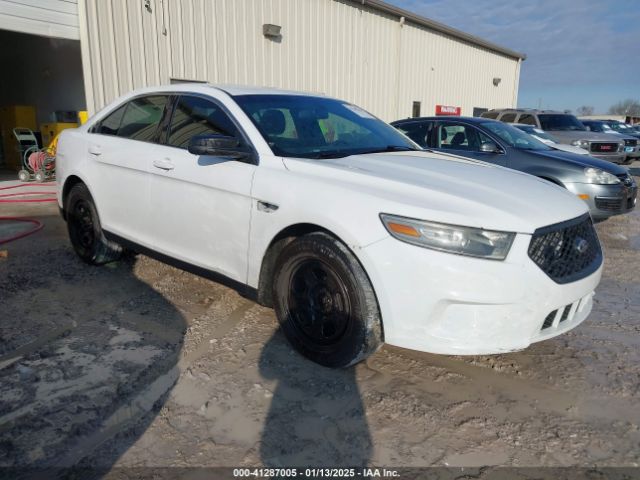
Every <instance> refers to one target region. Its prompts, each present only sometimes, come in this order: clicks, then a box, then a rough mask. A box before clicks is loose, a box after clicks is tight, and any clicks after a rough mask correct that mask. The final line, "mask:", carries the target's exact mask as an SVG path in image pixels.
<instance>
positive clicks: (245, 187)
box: [150, 94, 256, 282]
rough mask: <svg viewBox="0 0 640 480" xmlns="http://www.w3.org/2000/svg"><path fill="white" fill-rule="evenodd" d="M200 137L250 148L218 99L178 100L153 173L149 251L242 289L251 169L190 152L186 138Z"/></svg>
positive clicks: (192, 97)
mask: <svg viewBox="0 0 640 480" xmlns="http://www.w3.org/2000/svg"><path fill="white" fill-rule="evenodd" d="M212 95H213V94H212ZM206 134H218V135H228V136H233V137H238V138H239V139H240V140H241V142H242V143H243V144H247V143H248V140H247V137H246V136H245V135H243V134H242V133H241V132H240V129H239V127H238V126H237V125H236V123H235V122H234V121H233V119H232V117H231V115H230V114H229V113H228V112H227V110H226V108H225V107H224V106H223V104H222V102H221V101H220V100H217V99H216V98H215V97H213V96H211V97H210V96H208V95H207V96H202V95H192V94H187V95H182V96H180V97H179V98H177V99H176V101H175V105H174V107H173V113H172V116H171V118H170V121H169V122H168V126H167V128H166V132H164V134H163V135H164V138H163V142H164V143H165V145H164V146H162V147H161V149H162V155H160V158H158V159H157V161H154V162H152V166H151V173H152V182H151V212H150V218H151V222H152V225H153V233H154V239H155V249H156V250H158V251H160V252H161V253H164V254H167V255H169V256H171V257H173V258H176V259H178V260H182V261H184V262H187V263H190V264H192V265H197V266H200V267H204V268H207V269H208V270H213V271H216V272H218V273H221V274H223V275H225V276H227V277H229V278H231V279H234V280H238V281H241V282H246V278H247V253H248V247H249V224H250V219H251V206H252V202H251V185H252V181H253V175H254V172H255V169H256V165H255V164H253V163H245V162H241V161H234V160H230V159H228V158H222V157H213V156H197V155H193V154H191V153H189V151H188V150H187V147H188V145H189V141H190V140H191V138H192V137H194V136H195V135H206Z"/></svg>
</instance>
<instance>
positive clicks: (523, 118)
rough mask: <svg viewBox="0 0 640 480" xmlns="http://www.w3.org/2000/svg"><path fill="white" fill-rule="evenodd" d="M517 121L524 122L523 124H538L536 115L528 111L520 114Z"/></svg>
mask: <svg viewBox="0 0 640 480" xmlns="http://www.w3.org/2000/svg"><path fill="white" fill-rule="evenodd" d="M518 123H524V124H525V125H533V126H538V124H537V123H536V117H534V116H533V115H531V114H530V113H525V114H523V115H520V119H519V120H518Z"/></svg>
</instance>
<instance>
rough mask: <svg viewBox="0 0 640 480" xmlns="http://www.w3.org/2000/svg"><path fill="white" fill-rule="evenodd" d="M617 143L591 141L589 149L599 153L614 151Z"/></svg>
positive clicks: (616, 148) (616, 149)
mask: <svg viewBox="0 0 640 480" xmlns="http://www.w3.org/2000/svg"><path fill="white" fill-rule="evenodd" d="M618 147H619V145H618V144H617V143H603V142H592V143H591V151H592V152H599V153H614V152H617V151H618Z"/></svg>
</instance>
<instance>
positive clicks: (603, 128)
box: [583, 122, 612, 133]
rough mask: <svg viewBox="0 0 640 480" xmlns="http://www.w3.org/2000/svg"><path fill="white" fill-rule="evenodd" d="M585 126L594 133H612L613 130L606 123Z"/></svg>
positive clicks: (589, 123)
mask: <svg viewBox="0 0 640 480" xmlns="http://www.w3.org/2000/svg"><path fill="white" fill-rule="evenodd" d="M583 125H585V126H587V127H589V129H590V130H591V131H592V132H598V133H603V132H607V131H608V132H611V131H612V130H611V128H610V127H609V125H607V124H606V123H604V122H585V123H584V124H583Z"/></svg>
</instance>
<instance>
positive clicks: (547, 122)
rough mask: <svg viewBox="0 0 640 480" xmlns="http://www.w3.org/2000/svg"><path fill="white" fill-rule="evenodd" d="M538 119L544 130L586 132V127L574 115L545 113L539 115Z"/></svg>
mask: <svg viewBox="0 0 640 480" xmlns="http://www.w3.org/2000/svg"><path fill="white" fill-rule="evenodd" d="M538 118H539V119H540V126H541V127H542V129H543V130H572V131H573V130H575V131H583V130H585V128H584V125H582V123H580V120H578V119H577V118H576V117H574V116H573V115H563V114H561V113H557V114H553V113H544V114H540V115H538Z"/></svg>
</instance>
